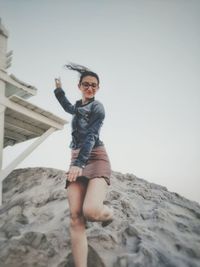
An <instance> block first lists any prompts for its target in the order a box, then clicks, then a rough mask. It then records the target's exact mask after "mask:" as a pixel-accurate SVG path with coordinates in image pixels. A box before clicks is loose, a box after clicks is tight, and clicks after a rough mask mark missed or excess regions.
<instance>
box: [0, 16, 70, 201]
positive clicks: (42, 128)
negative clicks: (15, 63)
mask: <svg viewBox="0 0 200 267" xmlns="http://www.w3.org/2000/svg"><path fill="white" fill-rule="evenodd" d="M7 39H8V32H7V30H6V29H5V28H4V26H3V25H2V24H1V19H0V205H1V204H2V182H3V180H4V179H5V178H6V177H7V176H8V174H9V173H11V172H12V171H13V170H14V169H15V167H16V166H17V165H18V164H19V163H20V162H21V161H23V160H24V159H25V158H26V157H27V156H28V155H29V154H30V153H31V152H32V151H33V150H34V149H35V148H37V147H38V146H39V145H40V144H41V143H42V142H43V141H44V140H45V139H46V138H47V137H48V136H49V135H50V134H52V133H53V132H55V131H56V130H61V129H63V127H64V124H66V123H67V121H66V120H64V119H62V118H60V117H58V116H55V115H54V114H52V113H50V112H48V111H46V110H44V109H42V108H40V107H38V106H36V105H33V104H32V103H30V102H28V101H27V100H26V99H28V98H29V97H31V96H33V95H36V93H37V89H36V88H35V87H33V86H31V85H28V84H26V83H24V82H22V81H20V80H18V79H17V78H16V77H15V76H14V75H9V74H8V73H7V71H6V70H7V68H8V67H9V65H10V63H9V62H8V61H9V57H10V56H11V53H7ZM36 137H38V138H37V139H36V140H35V141H34V142H33V143H32V144H31V145H30V146H29V147H28V148H26V150H25V151H24V152H22V153H21V155H19V156H18V157H17V158H16V159H15V160H14V161H13V162H11V163H10V164H9V165H8V166H6V168H4V169H2V163H3V148H5V147H7V146H13V145H15V144H18V143H21V142H24V141H26V140H30V139H33V138H36Z"/></svg>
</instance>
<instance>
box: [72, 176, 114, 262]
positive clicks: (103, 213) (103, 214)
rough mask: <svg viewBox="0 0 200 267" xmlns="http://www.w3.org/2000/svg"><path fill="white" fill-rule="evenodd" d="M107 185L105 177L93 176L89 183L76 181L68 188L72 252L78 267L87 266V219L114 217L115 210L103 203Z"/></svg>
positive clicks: (98, 219) (96, 219) (102, 219)
mask: <svg viewBox="0 0 200 267" xmlns="http://www.w3.org/2000/svg"><path fill="white" fill-rule="evenodd" d="M107 186H108V185H107V183H106V182H105V180H104V179H102V178H93V179H91V180H89V182H88V185H86V184H83V183H81V182H80V181H76V182H75V183H71V184H70V185H69V186H68V188H67V198H68V202H69V207H70V234H71V243H72V254H73V258H74V263H75V266H76V267H87V256H88V242H87V237H86V230H85V219H87V220H89V221H105V220H108V219H110V218H112V217H113V210H112V209H111V208H109V207H108V206H106V205H103V200H104V199H105V196H106V191H107Z"/></svg>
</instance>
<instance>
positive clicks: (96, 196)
mask: <svg viewBox="0 0 200 267" xmlns="http://www.w3.org/2000/svg"><path fill="white" fill-rule="evenodd" d="M107 187H108V185H107V183H106V181H105V180H104V179H103V178H93V179H91V180H89V183H88V187H87V192H86V195H85V199H84V203H83V213H84V216H85V217H86V218H87V219H88V220H90V221H107V220H109V219H111V218H113V214H114V212H113V209H112V208H109V207H108V206H106V205H104V204H103V201H104V199H105V197H106V192H107Z"/></svg>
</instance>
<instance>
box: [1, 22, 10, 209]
mask: <svg viewBox="0 0 200 267" xmlns="http://www.w3.org/2000/svg"><path fill="white" fill-rule="evenodd" d="M7 39H8V32H7V30H6V29H5V28H4V26H3V25H2V24H1V19H0V69H1V70H2V71H5V67H6V52H7ZM4 97H5V82H4V81H2V80H0V99H2V98H4ZM5 109H6V108H5V106H4V105H2V104H1V101H0V171H1V170H2V166H3V145H4V118H5ZM1 204H2V181H0V205H1Z"/></svg>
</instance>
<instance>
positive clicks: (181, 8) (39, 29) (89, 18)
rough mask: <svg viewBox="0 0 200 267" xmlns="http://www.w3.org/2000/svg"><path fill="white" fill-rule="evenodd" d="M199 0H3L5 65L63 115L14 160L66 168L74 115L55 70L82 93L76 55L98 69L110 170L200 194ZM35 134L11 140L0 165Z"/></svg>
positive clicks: (37, 99)
mask: <svg viewBox="0 0 200 267" xmlns="http://www.w3.org/2000/svg"><path fill="white" fill-rule="evenodd" d="M199 14H200V1H198V0H130V1H128V0H125V1H124V0H123V1H122V0H121V1H119V0H109V1H108V0H102V1H97V0H96V1H95V0H93V1H89V0H88V1H81V0H79V1H78V0H77V1H74V0H70V1H67V0H59V1H56V0H43V1H40V0H29V1H27V0H18V1H15V0H0V17H1V18H2V22H3V24H4V26H5V27H6V28H7V29H8V31H9V33H10V37H9V43H8V49H9V50H10V49H12V50H14V55H13V62H12V67H11V68H10V69H9V73H13V74H15V75H16V76H17V77H18V78H19V79H21V80H23V81H24V82H27V83H30V84H32V85H34V86H36V88H37V89H38V92H37V96H33V97H32V98H30V99H29V101H30V102H31V103H34V104H36V105H38V106H40V107H42V108H43V109H46V110H49V111H50V112H52V113H54V114H56V115H58V116H60V117H62V118H64V119H66V120H68V121H69V123H68V124H66V125H65V127H64V129H63V130H61V131H57V132H55V133H53V134H52V135H51V136H50V137H49V138H48V139H47V140H46V141H45V142H44V143H43V144H42V145H40V146H39V147H38V148H37V149H36V150H35V151H34V152H33V153H32V154H31V155H30V156H29V157H27V158H26V159H25V160H24V161H23V162H22V163H21V164H19V165H18V166H17V168H26V167H41V166H43V167H52V168H58V169H62V170H68V166H69V159H70V148H69V143H70V141H71V125H70V123H71V118H72V117H71V115H70V114H68V113H66V112H65V111H64V110H63V109H62V107H61V106H60V105H59V103H58V102H57V99H56V98H55V96H54V93H53V90H54V77H57V76H60V77H61V79H62V82H63V89H64V91H65V92H66V95H67V96H68V98H69V100H70V101H71V102H72V103H73V104H74V103H75V101H76V100H77V99H80V98H81V95H80V92H79V90H78V89H77V83H78V74H77V73H76V72H72V71H69V70H64V69H63V68H62V66H63V65H64V64H65V63H66V62H68V61H72V62H75V63H78V64H81V65H85V66H87V67H89V68H91V69H92V70H93V71H95V72H97V73H98V74H99V76H100V90H99V92H98V93H97V95H96V99H98V100H99V101H101V102H102V103H103V104H104V107H105V110H106V118H105V121H104V124H103V127H102V130H101V135H100V137H101V140H103V142H104V144H105V146H106V149H107V152H108V154H109V157H110V160H111V165H112V170H114V171H119V172H122V173H133V174H135V175H136V176H137V177H139V178H143V179H145V180H147V181H148V182H154V183H156V184H160V185H163V186H166V187H167V188H168V190H169V191H172V192H177V193H179V194H181V195H182V196H185V197H187V198H189V199H191V200H195V201H198V202H200V193H199V192H200V190H199V189H200V167H199V166H200V140H199V136H200V124H199V117H200V105H199V97H200V88H199V85H200V75H199V71H200V50H199V47H200V28H199V25H200V16H199ZM32 142H33V140H31V141H28V142H24V143H22V144H18V145H16V146H15V147H7V148H6V149H5V150H4V161H3V167H5V166H6V165H7V164H9V162H11V161H12V160H13V159H14V158H15V157H17V155H18V154H19V153H20V152H21V151H23V150H24V149H25V148H26V147H27V146H28V144H31V143H32Z"/></svg>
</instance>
